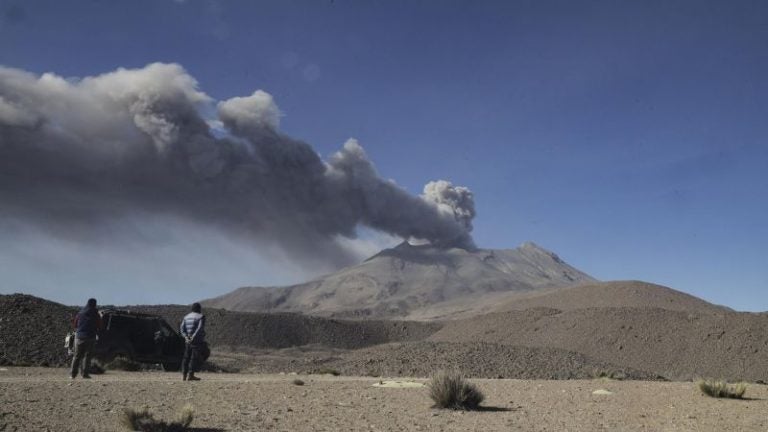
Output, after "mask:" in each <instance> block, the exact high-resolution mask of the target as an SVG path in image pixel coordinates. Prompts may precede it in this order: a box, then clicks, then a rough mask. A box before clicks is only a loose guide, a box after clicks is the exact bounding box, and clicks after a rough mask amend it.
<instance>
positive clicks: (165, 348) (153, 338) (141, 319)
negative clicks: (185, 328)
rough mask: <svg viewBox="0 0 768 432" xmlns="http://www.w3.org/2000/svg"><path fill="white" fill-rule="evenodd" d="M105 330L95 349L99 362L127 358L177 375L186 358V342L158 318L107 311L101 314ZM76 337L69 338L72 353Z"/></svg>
mask: <svg viewBox="0 0 768 432" xmlns="http://www.w3.org/2000/svg"><path fill="white" fill-rule="evenodd" d="M99 313H100V314H101V319H102V322H103V328H102V331H101V333H100V334H99V338H98V340H97V341H96V345H95V346H94V349H93V356H94V358H96V359H97V360H99V361H101V362H104V363H108V362H110V361H112V360H114V359H115V358H116V357H124V358H127V359H130V360H133V361H136V362H139V363H152V364H158V363H159V364H161V365H162V366H163V369H164V370H166V371H177V370H179V368H180V367H181V359H182V357H184V338H183V337H181V336H180V335H179V333H178V332H176V330H174V329H173V328H172V327H171V326H170V325H168V323H167V322H166V321H165V320H164V319H163V318H161V317H159V316H157V315H151V314H145V313H137V312H129V311H121V310H114V309H106V310H102V311H100V312H99ZM73 339H74V337H73V335H69V336H67V341H66V345H67V346H68V347H69V348H70V349H71V348H72V347H71V342H70V340H73Z"/></svg>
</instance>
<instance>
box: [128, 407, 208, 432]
mask: <svg viewBox="0 0 768 432" xmlns="http://www.w3.org/2000/svg"><path fill="white" fill-rule="evenodd" d="M193 417H194V410H193V409H192V407H191V406H189V405H187V406H185V407H184V408H182V409H181V411H180V412H179V418H178V420H176V421H174V422H170V423H166V422H164V421H162V420H157V419H156V418H155V416H154V415H153V414H152V413H151V412H150V411H149V409H147V408H144V409H143V410H140V411H137V410H132V409H126V410H125V411H123V415H122V417H120V423H121V424H122V425H123V427H125V428H126V429H128V430H130V431H139V432H184V431H186V430H187V428H188V427H189V425H190V424H192V419H193Z"/></svg>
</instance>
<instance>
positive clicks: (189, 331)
mask: <svg viewBox="0 0 768 432" xmlns="http://www.w3.org/2000/svg"><path fill="white" fill-rule="evenodd" d="M180 330H181V335H182V336H184V339H185V340H186V341H187V345H186V348H185V349H184V358H183V359H182V361H181V373H182V379H183V380H184V381H199V380H200V378H198V377H196V376H195V370H196V369H197V368H198V367H199V366H200V364H199V363H200V359H201V350H202V349H203V345H204V341H205V315H203V314H202V308H201V307H200V303H195V304H193V305H192V312H190V313H188V314H187V315H186V316H184V319H183V320H181V328H180Z"/></svg>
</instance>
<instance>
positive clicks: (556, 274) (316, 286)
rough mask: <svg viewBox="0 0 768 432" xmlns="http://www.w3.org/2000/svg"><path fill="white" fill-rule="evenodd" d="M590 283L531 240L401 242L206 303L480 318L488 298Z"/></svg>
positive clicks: (253, 308) (244, 308)
mask: <svg viewBox="0 0 768 432" xmlns="http://www.w3.org/2000/svg"><path fill="white" fill-rule="evenodd" d="M590 282H597V280H596V279H594V278H592V277H591V276H589V275H587V274H586V273H584V272H581V271H579V270H578V269H576V268H574V267H572V266H570V265H568V264H567V263H565V262H564V261H563V260H562V259H560V257H558V256H557V255H556V254H554V253H553V252H550V251H548V250H546V249H544V248H542V247H540V246H538V245H536V244H534V243H531V242H527V243H524V244H523V245H521V246H520V247H518V248H516V249H496V250H494V249H477V250H473V251H468V250H465V249H459V248H451V249H442V248H436V247H432V246H430V245H411V244H409V243H407V242H403V243H401V244H400V245H398V246H396V247H394V248H391V249H385V250H383V251H381V252H379V253H378V254H376V255H374V256H372V257H371V258H369V259H367V260H366V261H364V262H363V263H361V264H359V265H356V266H352V267H348V268H345V269H342V270H340V271H338V272H336V273H332V274H330V275H326V276H323V277H320V278H317V279H315V280H312V281H309V282H306V283H303V284H298V285H292V286H286V287H271V288H268V287H243V288H239V289H236V290H234V291H232V292H230V293H228V294H225V295H223V296H219V297H215V298H212V299H208V300H204V301H203V304H204V305H206V306H207V307H215V308H224V309H228V310H235V311H250V312H299V313H305V314H312V315H321V316H336V317H348V318H349V317H365V318H400V319H435V318H442V317H450V316H452V315H454V314H467V313H472V312H478V313H479V312H482V311H484V310H487V309H488V307H489V306H488V305H489V304H490V303H492V301H490V302H489V300H492V299H493V298H495V297H498V296H501V295H504V294H507V293H511V292H520V293H522V292H529V291H534V290H543V289H551V288H559V287H566V286H572V285H578V284H584V283H590ZM483 300H484V301H483Z"/></svg>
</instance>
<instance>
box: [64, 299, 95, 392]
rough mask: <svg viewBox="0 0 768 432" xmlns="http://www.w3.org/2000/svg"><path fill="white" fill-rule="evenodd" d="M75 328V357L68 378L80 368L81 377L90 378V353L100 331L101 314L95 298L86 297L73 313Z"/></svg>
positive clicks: (72, 377) (71, 377) (74, 374)
mask: <svg viewBox="0 0 768 432" xmlns="http://www.w3.org/2000/svg"><path fill="white" fill-rule="evenodd" d="M72 326H73V327H74V329H75V357H74V358H73V359H72V369H71V370H70V373H69V377H70V379H75V377H76V376H77V371H78V370H80V371H81V373H82V376H83V378H90V377H91V375H90V374H89V373H88V372H89V371H90V368H91V353H92V351H93V347H94V345H96V335H97V334H98V332H99V331H101V316H100V315H99V311H98V309H96V299H94V298H91V299H88V303H86V305H85V307H84V308H82V309H80V312H78V313H77V315H75V318H74V320H73V321H72Z"/></svg>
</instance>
